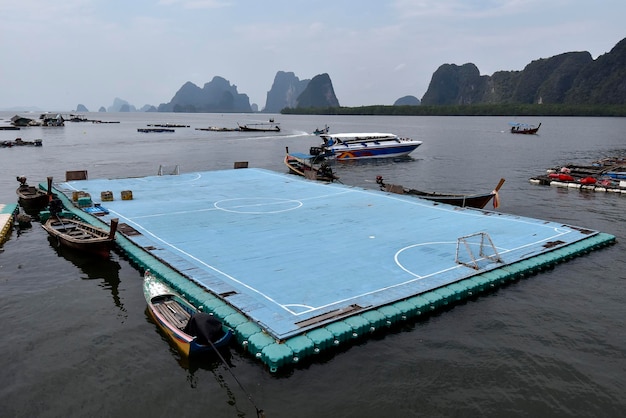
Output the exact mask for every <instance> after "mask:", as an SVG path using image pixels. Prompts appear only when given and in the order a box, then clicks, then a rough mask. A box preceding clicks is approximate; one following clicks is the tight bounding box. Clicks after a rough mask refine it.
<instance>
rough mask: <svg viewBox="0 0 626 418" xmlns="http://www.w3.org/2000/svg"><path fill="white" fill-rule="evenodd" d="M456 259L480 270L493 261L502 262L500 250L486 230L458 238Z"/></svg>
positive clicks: (457, 261)
mask: <svg viewBox="0 0 626 418" xmlns="http://www.w3.org/2000/svg"><path fill="white" fill-rule="evenodd" d="M455 261H456V263H458V264H463V265H464V266H467V267H470V268H473V269H475V270H480V269H481V268H482V267H485V266H487V265H488V264H491V263H502V259H501V258H500V254H498V250H497V249H496V247H495V245H493V241H491V237H490V236H489V234H487V233H486V232H477V233H475V234H471V235H466V236H464V237H460V238H457V240H456V260H455Z"/></svg>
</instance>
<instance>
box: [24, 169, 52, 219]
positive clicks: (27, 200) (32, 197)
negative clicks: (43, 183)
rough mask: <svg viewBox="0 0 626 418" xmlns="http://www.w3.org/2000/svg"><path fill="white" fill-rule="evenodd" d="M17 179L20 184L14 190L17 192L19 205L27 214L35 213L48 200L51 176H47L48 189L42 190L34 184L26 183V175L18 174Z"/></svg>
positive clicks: (46, 204)
mask: <svg viewBox="0 0 626 418" xmlns="http://www.w3.org/2000/svg"><path fill="white" fill-rule="evenodd" d="M17 181H19V182H20V186H19V187H18V188H17V190H16V191H15V192H16V193H17V201H18V203H19V204H20V206H21V207H22V208H23V209H24V211H25V212H26V213H28V214H29V215H37V214H38V213H39V212H40V211H42V210H43V209H44V208H45V207H46V206H48V203H49V202H50V190H52V189H51V187H52V177H48V191H47V192H46V191H44V190H41V189H39V188H38V187H35V186H29V185H28V184H27V183H26V177H24V176H18V177H17Z"/></svg>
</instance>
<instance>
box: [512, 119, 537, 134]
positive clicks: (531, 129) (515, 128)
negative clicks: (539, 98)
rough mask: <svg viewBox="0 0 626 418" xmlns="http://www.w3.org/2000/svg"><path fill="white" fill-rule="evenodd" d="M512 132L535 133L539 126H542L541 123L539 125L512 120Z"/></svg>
mask: <svg viewBox="0 0 626 418" xmlns="http://www.w3.org/2000/svg"><path fill="white" fill-rule="evenodd" d="M510 125H511V133H512V134H525V135H535V134H536V133H537V131H539V128H541V123H539V125H538V126H535V125H528V124H526V123H517V122H511V123H510Z"/></svg>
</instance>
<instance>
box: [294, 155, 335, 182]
mask: <svg viewBox="0 0 626 418" xmlns="http://www.w3.org/2000/svg"><path fill="white" fill-rule="evenodd" d="M285 149H286V153H285V161H284V162H285V165H286V166H287V168H289V172H290V173H291V174H297V175H299V176H303V177H306V178H307V179H310V180H318V181H327V182H333V181H335V180H339V177H338V176H336V175H335V174H334V173H333V170H332V168H331V167H330V165H328V163H327V162H326V161H322V162H321V163H319V164H317V163H316V161H317V160H318V159H319V156H315V155H309V154H301V153H291V154H290V153H289V148H285ZM322 160H323V158H322Z"/></svg>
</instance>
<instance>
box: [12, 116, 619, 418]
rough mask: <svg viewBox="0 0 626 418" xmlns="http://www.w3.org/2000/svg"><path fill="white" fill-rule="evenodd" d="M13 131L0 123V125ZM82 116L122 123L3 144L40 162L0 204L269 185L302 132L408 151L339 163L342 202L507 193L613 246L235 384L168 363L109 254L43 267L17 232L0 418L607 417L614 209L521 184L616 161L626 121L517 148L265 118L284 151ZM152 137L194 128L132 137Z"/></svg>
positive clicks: (515, 206)
mask: <svg viewBox="0 0 626 418" xmlns="http://www.w3.org/2000/svg"><path fill="white" fill-rule="evenodd" d="M11 116H13V113H1V114H0V118H3V119H4V120H3V121H0V123H5V122H7V120H8V119H10V118H11ZM33 116H35V117H37V116H38V115H33ZM86 116H87V117H89V118H92V119H101V120H110V121H119V122H120V123H119V124H91V123H68V124H66V126H65V127H63V128H39V127H35V128H27V129H22V130H21V131H0V141H4V140H14V139H15V138H16V137H18V136H20V137H22V139H24V140H33V139H37V138H41V139H42V140H43V147H41V148H30V147H21V148H0V174H1V176H0V202H2V203H14V202H16V195H15V189H16V188H17V185H18V183H17V182H16V180H15V177H16V176H17V175H25V176H27V177H28V179H29V182H30V183H33V184H36V183H40V182H44V181H45V179H46V177H47V176H53V177H54V178H56V179H60V180H63V179H64V178H65V172H66V171H67V170H82V169H86V170H88V172H89V177H90V178H100V177H107V178H110V177H129V176H146V175H154V174H156V173H157V170H158V167H159V165H167V166H174V165H178V166H179V168H180V171H181V172H189V171H199V170H202V171H203V170H218V169H230V168H232V166H233V162H234V161H248V162H249V164H250V166H251V167H261V168H266V169H271V170H275V171H280V172H285V171H286V168H285V167H284V165H283V163H282V157H283V155H284V152H285V147H289V149H290V150H293V151H305V152H306V151H307V150H308V149H309V147H310V146H312V145H317V144H318V138H317V137H314V136H313V135H311V134H310V132H312V131H313V130H314V129H315V128H317V127H323V126H324V124H328V125H329V126H330V128H331V131H332V132H341V131H344V132H349V131H360V132H365V131H379V132H394V133H397V134H400V135H402V136H409V137H413V138H418V139H421V140H422V141H424V144H423V145H422V146H421V147H420V148H418V149H417V150H416V151H415V152H414V153H413V154H412V155H411V157H412V158H410V159H407V160H402V161H393V160H390V161H374V162H368V163H358V164H337V165H335V166H334V169H335V171H336V173H337V174H338V175H339V176H340V177H341V181H342V182H343V183H345V184H349V185H355V186H360V187H366V188H376V183H375V178H376V176H377V175H382V176H383V177H384V178H385V179H386V180H387V181H388V182H390V183H399V184H404V185H405V186H411V187H414V188H418V189H422V190H433V191H449V192H483V191H489V190H492V189H493V187H495V185H496V184H497V182H498V180H499V179H500V178H501V177H504V178H505V179H506V183H505V184H504V186H503V188H502V190H501V192H500V197H501V206H500V208H499V209H498V210H499V211H501V212H505V213H510V214H517V215H521V216H530V217H534V218H539V219H545V220H550V221H558V222H563V223H567V224H570V225H576V226H582V227H586V228H591V229H595V230H599V231H602V232H607V233H610V234H613V235H615V236H616V237H617V239H618V243H617V244H616V245H614V246H611V247H608V248H605V249H602V250H600V251H595V252H593V253H591V254H589V255H586V256H584V257H580V258H577V259H574V260H572V261H570V262H567V263H565V264H562V265H559V266H557V267H556V268H554V269H553V270H550V271H547V272H543V273H541V274H539V275H536V276H533V277H530V278H528V279H524V280H521V281H518V282H515V283H513V284H511V285H509V286H506V287H504V288H500V289H499V290H497V291H496V292H494V293H491V294H488V295H485V296H481V297H479V298H477V299H472V300H469V301H467V302H466V303H463V304H461V305H457V306H455V307H454V308H452V309H450V310H448V311H446V312H442V313H439V314H437V315H435V316H431V317H429V318H427V319H425V320H422V321H416V322H411V323H408V324H406V325H405V326H403V327H402V328H400V329H397V330H394V331H392V332H390V333H388V334H386V335H383V336H379V337H377V338H374V339H370V340H367V341H364V342H359V343H358V344H355V345H353V346H350V347H348V348H345V349H342V350H341V352H339V353H336V354H335V355H330V356H324V357H322V358H320V359H319V360H317V361H315V362H313V363H312V364H309V365H306V366H303V367H302V368H297V369H296V370H294V371H293V372H291V373H288V374H287V375H285V376H272V375H270V374H269V373H268V372H267V371H266V370H264V368H263V365H262V364H261V363H260V362H257V361H255V360H254V359H252V358H250V357H249V356H248V355H246V354H245V353H242V352H241V351H239V350H238V349H236V348H233V349H231V350H230V353H229V355H228V361H229V362H230V364H231V369H230V371H232V373H233V374H234V376H235V377H236V378H235V377H233V375H232V374H231V373H230V372H229V369H227V368H226V367H225V366H224V365H223V364H222V363H221V362H220V361H219V359H215V360H211V361H207V362H206V363H202V364H191V365H190V364H188V363H186V362H185V361H183V360H182V359H181V358H180V356H179V355H178V353H177V352H176V351H175V350H174V349H173V348H172V347H171V346H170V345H169V344H168V342H167V341H166V340H165V339H164V338H163V336H162V335H161V334H160V333H159V332H158V330H157V327H156V326H155V325H154V324H153V323H152V322H151V321H150V320H149V319H148V316H147V313H146V302H145V300H144V298H143V293H142V280H141V272H140V271H138V270H137V269H136V268H135V267H134V266H132V265H131V264H129V262H128V261H127V260H126V259H125V258H124V256H123V255H121V254H117V253H114V254H113V255H112V257H111V259H110V260H104V261H97V262H96V261H94V260H91V259H89V258H85V257H82V256H80V255H77V254H75V253H68V252H67V251H59V250H58V249H56V248H55V247H54V246H52V245H51V242H50V241H49V240H48V238H47V236H46V234H45V232H44V231H43V229H42V228H41V227H40V226H39V224H37V223H34V224H33V227H32V228H30V229H24V230H17V229H15V230H14V231H13V232H12V235H11V237H10V240H9V241H8V242H6V243H5V244H4V251H3V252H0V332H1V333H2V339H1V340H0V354H1V356H0V381H2V385H0V416H2V417H34V416H36V417H61V416H62V417H70V416H79V417H83V416H93V417H110V416H116V417H126V416H128V417H131V416H132V417H137V416H155V417H160V416H163V417H164V416H185V417H196V416H197V417H206V416H215V417H235V416H239V417H255V416H256V411H255V407H254V405H256V406H257V407H258V408H261V409H263V410H264V411H265V414H266V416H267V417H320V416H332V417H383V416H384V417H407V416H424V417H430V416H442V417H449V416H454V417H465V416H472V417H473V416H493V417H502V416H529V417H530V416H532V417H537V416H559V417H560V416H579V417H590V416H594V417H596V416H597V417H602V416H606V417H611V416H621V415H622V414H623V411H624V409H625V408H626V400H625V399H624V393H626V326H625V321H624V318H625V317H626V315H625V313H626V308H625V307H624V306H625V305H624V301H625V300H626V298H625V296H626V291H625V289H626V257H624V255H623V249H622V245H623V244H622V242H624V239H625V238H626V224H625V222H624V209H625V208H626V196H615V195H607V194H598V193H593V192H580V191H578V190H562V189H556V188H551V187H546V186H536V185H532V184H530V183H529V181H528V179H529V178H530V177H532V176H534V175H537V174H541V173H543V172H544V171H545V169H546V168H548V167H551V166H554V165H558V164H562V163H567V162H572V163H580V164H586V163H589V162H591V161H592V160H594V159H599V158H603V157H607V156H614V155H621V156H626V119H624V118H536V120H531V119H526V120H520V121H522V122H528V123H535V124H536V123H538V122H542V123H543V124H542V126H541V130H540V134H539V135H537V136H529V137H526V136H523V135H511V134H509V133H508V130H507V128H508V125H507V123H508V122H509V121H510V120H512V118H508V117H507V118H503V117H321V116H320V117H317V116H315V117H313V116H283V115H274V118H275V119H276V121H277V122H280V123H281V127H282V132H281V133H279V134H273V133H272V134H249V133H239V132H233V133H217V132H204V131H197V130H195V129H194V128H196V127H208V126H210V125H215V126H223V127H235V126H236V125H237V122H239V123H242V124H243V123H252V122H259V121H267V119H268V116H266V115H226V114H225V115H221V114H162V113H159V114H153V113H132V114H107V113H103V114H99V113H98V114H96V113H92V114H87V115H86ZM149 123H182V124H187V125H190V126H191V127H190V128H178V129H176V132H175V133H163V134H156V133H155V134H142V133H138V132H137V128H140V127H145V125H146V124H149ZM329 216H332V214H329ZM317 221H319V220H316V219H312V220H311V222H317ZM398 222H402V219H398ZM327 250H328V249H326V251H327ZM337 250H338V251H339V250H341V251H343V249H337ZM347 256H349V254H348V255H347ZM373 256H375V255H373ZM253 404H254V405H253Z"/></svg>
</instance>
